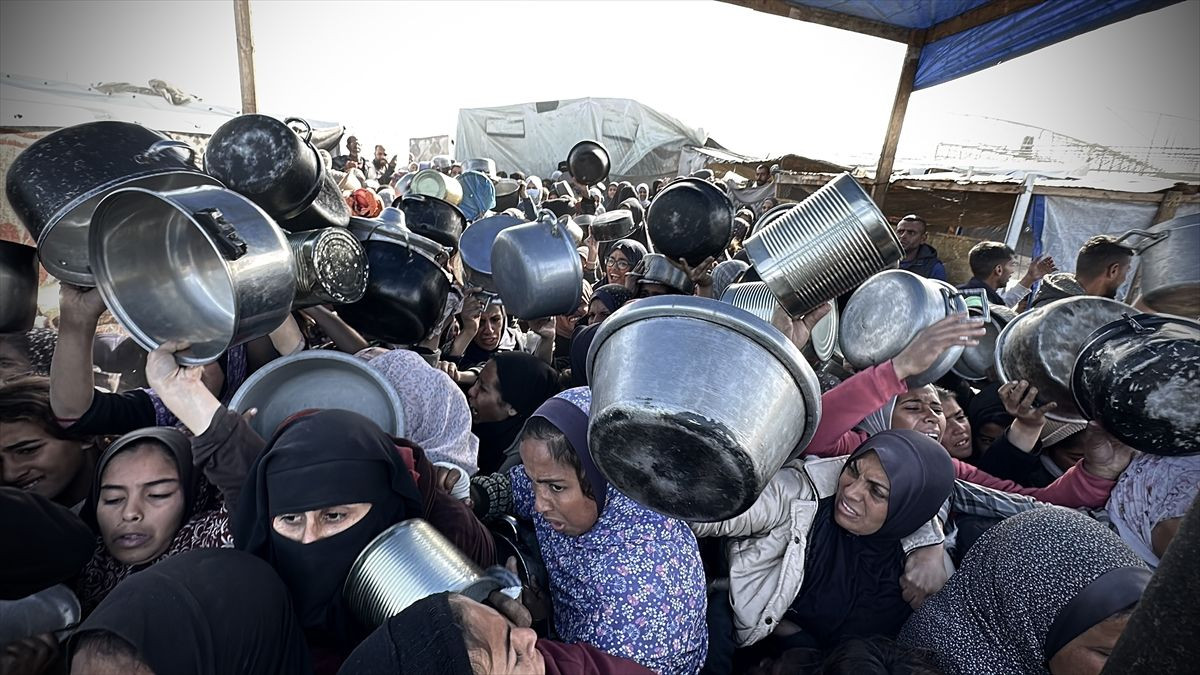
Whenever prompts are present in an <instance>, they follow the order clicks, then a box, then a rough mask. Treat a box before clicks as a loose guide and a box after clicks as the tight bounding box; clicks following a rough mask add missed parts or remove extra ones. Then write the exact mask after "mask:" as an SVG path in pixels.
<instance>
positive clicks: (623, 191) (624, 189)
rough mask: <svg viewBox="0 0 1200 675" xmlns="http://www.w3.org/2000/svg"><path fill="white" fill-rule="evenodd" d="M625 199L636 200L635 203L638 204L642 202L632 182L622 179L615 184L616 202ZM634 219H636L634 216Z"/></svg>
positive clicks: (619, 202)
mask: <svg viewBox="0 0 1200 675" xmlns="http://www.w3.org/2000/svg"><path fill="white" fill-rule="evenodd" d="M627 199H632V200H633V201H635V202H637V204H638V205H639V206H640V205H641V203H642V202H641V200H640V199H638V194H637V190H635V189H634V187H633V183H630V182H629V181H627V180H623V181H621V182H620V183H618V184H617V204H621V203H622V202H624V201H625V200H627ZM618 208H624V207H618ZM634 220H636V218H635V219H634Z"/></svg>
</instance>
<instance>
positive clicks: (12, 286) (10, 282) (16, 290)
mask: <svg viewBox="0 0 1200 675" xmlns="http://www.w3.org/2000/svg"><path fill="white" fill-rule="evenodd" d="M37 294H38V261H37V249H36V248H34V247H32V246H26V245H24V244H18V243H17V242H15V241H0V333H24V332H26V331H28V330H29V329H30V328H33V321H34V319H36V318H37Z"/></svg>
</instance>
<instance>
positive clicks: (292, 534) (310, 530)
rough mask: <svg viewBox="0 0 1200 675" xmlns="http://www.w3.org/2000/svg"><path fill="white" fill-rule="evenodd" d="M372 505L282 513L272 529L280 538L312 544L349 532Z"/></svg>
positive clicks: (273, 521)
mask: <svg viewBox="0 0 1200 675" xmlns="http://www.w3.org/2000/svg"><path fill="white" fill-rule="evenodd" d="M370 510H371V504H370V503H359V504H339V505H338V506H329V507H326V508H323V509H315V510H312V511H302V512H299V513H281V514H279V515H277V516H275V517H274V518H272V519H271V528H272V529H273V530H275V531H276V532H278V533H279V534H280V536H283V537H287V538H288V539H291V540H292V541H298V542H300V543H301V544H311V543H312V542H314V541H317V540H318V539H325V538H327V537H332V536H333V535H335V534H337V533H339V532H342V531H345V530H348V529H350V528H351V527H353V526H354V525H355V524H356V523H358V521H360V520H362V519H363V516H365V515H367V512H369V511H370Z"/></svg>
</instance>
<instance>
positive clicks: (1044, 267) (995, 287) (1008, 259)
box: [959, 241, 1056, 307]
mask: <svg viewBox="0 0 1200 675" xmlns="http://www.w3.org/2000/svg"><path fill="white" fill-rule="evenodd" d="M1016 259H1017V252H1016V251H1014V250H1012V249H1011V248H1009V247H1008V246H1006V245H1004V244H1002V243H1000V242H998V241H981V242H979V243H978V244H975V246H973V247H971V251H970V252H969V253H968V254H967V262H968V264H969V265H970V266H971V274H973V275H974V276H972V277H971V280H970V281H968V282H967V283H965V284H963V285H961V286H959V289H961V290H967V289H971V288H984V289H987V298H988V302H991V303H993V304H996V305H1005V306H1007V307H1016V305H1017V303H1018V302H1020V301H1021V300H1022V299H1023V298H1024V297H1025V296H1026V295H1028V294H1029V289H1030V288H1031V287H1032V286H1033V284H1034V282H1036V281H1038V280H1039V279H1041V278H1042V277H1044V276H1045V275H1047V274H1049V273H1050V272H1053V271H1055V269H1056V268H1055V267H1054V259H1053V258H1051V257H1049V256H1046V257H1042V258H1036V259H1034V261H1033V262H1031V263H1029V269H1027V270H1025V276H1023V277H1021V280H1020V281H1018V282H1017V283H1016V285H1014V286H1013V287H1012V288H1007V286H1008V282H1009V281H1011V280H1012V275H1013V272H1014V271H1015V267H1016Z"/></svg>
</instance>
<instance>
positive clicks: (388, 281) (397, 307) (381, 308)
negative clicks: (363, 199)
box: [338, 208, 451, 345]
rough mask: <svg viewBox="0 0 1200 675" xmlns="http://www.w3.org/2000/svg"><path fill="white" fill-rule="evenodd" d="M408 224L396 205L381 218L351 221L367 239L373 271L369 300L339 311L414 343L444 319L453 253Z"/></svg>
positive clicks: (378, 333) (366, 328) (394, 339)
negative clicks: (411, 229) (446, 267)
mask: <svg viewBox="0 0 1200 675" xmlns="http://www.w3.org/2000/svg"><path fill="white" fill-rule="evenodd" d="M397 215H398V216H399V220H394V219H393V218H395V216H397ZM384 216H387V217H388V218H384ZM402 223H403V214H402V213H398V212H397V210H396V209H390V208H389V209H384V213H383V214H381V218H380V219H374V220H372V219H367V218H351V219H350V232H351V234H353V235H354V236H355V237H357V238H358V240H359V241H360V242H362V244H363V248H364V249H365V250H366V252H367V264H368V265H369V266H370V269H371V273H370V274H369V275H368V277H367V292H366V294H365V295H364V296H363V299H362V300H359V301H358V302H355V303H353V304H349V305H342V306H341V307H339V308H338V315H339V316H341V317H342V318H343V319H345V320H346V322H347V323H349V324H350V325H351V326H353V327H354V328H356V329H358V330H359V331H362V332H363V333H366V334H367V335H370V336H372V337H375V338H378V339H381V340H384V341H386V342H390V343H393V344H398V345H411V344H416V343H418V342H420V341H421V340H424V339H425V338H426V337H428V336H429V333H430V332H431V331H432V330H433V329H434V328H435V327H436V326H437V325H438V322H439V321H441V318H442V311H443V310H444V309H445V307H446V297H447V294H448V293H449V292H450V284H451V278H450V274H449V273H448V272H447V271H446V270H445V268H444V265H445V263H446V260H447V258H448V256H449V253H448V251H447V250H446V249H445V248H443V247H442V246H441V245H439V244H438V243H437V242H435V241H433V240H432V239H426V238H425V237H422V236H420V235H417V234H413V233H412V232H410V231H409V230H408V228H406V227H404V226H403V224H402Z"/></svg>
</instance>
